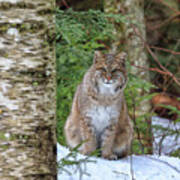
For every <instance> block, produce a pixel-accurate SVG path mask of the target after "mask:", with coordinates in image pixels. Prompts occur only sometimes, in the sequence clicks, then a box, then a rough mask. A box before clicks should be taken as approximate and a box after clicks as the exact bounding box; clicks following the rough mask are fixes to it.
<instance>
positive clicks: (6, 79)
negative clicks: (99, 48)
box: [0, 0, 56, 180]
mask: <svg viewBox="0 0 180 180" xmlns="http://www.w3.org/2000/svg"><path fill="white" fill-rule="evenodd" d="M54 3H55V2H54V1H53V0H48V1H44V0H37V1H32V0H26V1H22V0H0V179H3V180H4V179H8V180H10V179H13V180H14V179H48V180H50V179H55V178H56V155H55V153H56V152H55V151H56V135H55V129H56V120H55V116H56V113H55V110H56V99H55V96H56V91H55V89H56V85H55V55H54V51H53V50H54V47H53V44H50V43H49V36H51V34H53V33H54V18H53V14H52V13H53V9H54Z"/></svg>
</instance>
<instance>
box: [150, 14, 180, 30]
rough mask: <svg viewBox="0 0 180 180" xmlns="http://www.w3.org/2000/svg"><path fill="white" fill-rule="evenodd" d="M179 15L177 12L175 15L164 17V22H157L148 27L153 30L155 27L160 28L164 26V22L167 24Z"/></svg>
mask: <svg viewBox="0 0 180 180" xmlns="http://www.w3.org/2000/svg"><path fill="white" fill-rule="evenodd" d="M179 16H180V12H177V13H176V14H175V15H173V16H171V17H169V18H168V19H166V20H165V21H164V22H162V23H161V24H158V25H157V26H153V27H149V29H150V30H152V31H154V30H156V29H159V28H161V27H162V26H165V25H166V24H168V23H169V22H171V21H172V20H174V19H176V18H178V17H179Z"/></svg>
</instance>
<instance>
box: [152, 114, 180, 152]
mask: <svg viewBox="0 0 180 180" xmlns="http://www.w3.org/2000/svg"><path fill="white" fill-rule="evenodd" d="M152 125H156V126H158V127H162V128H164V130H162V129H161V128H159V129H158V130H155V129H154V130H153V131H154V144H153V149H154V154H161V155H169V154H170V153H171V152H173V151H175V150H177V149H180V123H174V122H173V121H169V120H168V119H164V118H159V117H153V118H152ZM173 132H174V133H173Z"/></svg>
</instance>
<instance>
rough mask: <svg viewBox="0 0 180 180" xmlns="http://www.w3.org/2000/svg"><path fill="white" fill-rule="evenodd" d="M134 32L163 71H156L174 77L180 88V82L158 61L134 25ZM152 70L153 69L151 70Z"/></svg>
mask: <svg viewBox="0 0 180 180" xmlns="http://www.w3.org/2000/svg"><path fill="white" fill-rule="evenodd" d="M131 26H132V28H133V30H134V32H135V33H136V35H137V36H138V37H139V38H140V39H141V41H142V42H143V44H144V46H145V48H146V49H147V51H148V52H149V54H150V55H151V56H152V57H153V59H154V61H155V62H156V63H157V64H158V65H159V67H160V68H161V69H162V70H163V71H162V70H159V69H156V68H155V69H156V71H160V72H161V74H166V75H168V76H170V77H172V79H173V80H174V82H176V84H177V85H179V86H180V82H179V81H178V79H177V78H176V77H175V76H174V75H173V74H172V73H171V72H170V71H169V70H168V69H166V68H165V67H164V66H163V65H162V64H161V63H160V62H159V60H158V58H157V56H156V55H155V54H154V52H153V51H152V50H151V48H150V47H149V45H148V44H147V43H146V42H145V40H144V39H143V37H142V36H141V35H140V33H139V32H138V30H137V28H136V27H135V26H134V25H133V24H132V25H131ZM151 69H152V68H151Z"/></svg>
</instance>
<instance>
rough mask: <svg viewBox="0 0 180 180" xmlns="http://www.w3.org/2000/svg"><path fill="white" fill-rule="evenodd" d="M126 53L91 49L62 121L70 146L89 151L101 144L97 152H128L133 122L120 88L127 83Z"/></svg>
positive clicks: (107, 154) (106, 154)
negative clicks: (90, 61)
mask: <svg viewBox="0 0 180 180" xmlns="http://www.w3.org/2000/svg"><path fill="white" fill-rule="evenodd" d="M125 56H126V53H124V52H121V53H119V54H117V55H115V54H102V53H101V52H100V51H95V54H94V60H93V64H92V66H91V67H90V68H89V70H88V71H87V72H86V74H85V75H84V78H83V80H82V83H81V84H80V85H79V86H78V87H77V90H76V93H75V96H74V99H73V104H72V109H71V114H70V115H69V117H68V119H67V121H66V124H65V136H66V141H67V144H68V146H69V147H70V148H74V147H76V146H77V145H78V144H80V143H82V142H84V143H82V145H81V147H80V148H79V151H80V152H81V153H82V154H86V155H88V154H90V153H92V152H93V151H95V150H96V149H97V148H101V156H102V157H103V158H106V159H111V160H113V159H117V158H118V157H124V156H126V155H128V153H129V151H130V147H131V141H132V138H133V125H132V123H131V121H130V118H129V116H128V112H127V107H126V101H125V99H124V94H123V90H124V88H125V86H126V83H127V74H126V69H125Z"/></svg>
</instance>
